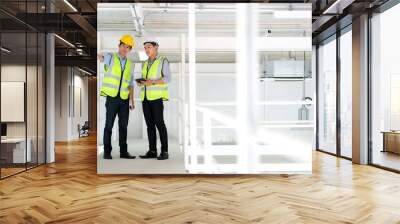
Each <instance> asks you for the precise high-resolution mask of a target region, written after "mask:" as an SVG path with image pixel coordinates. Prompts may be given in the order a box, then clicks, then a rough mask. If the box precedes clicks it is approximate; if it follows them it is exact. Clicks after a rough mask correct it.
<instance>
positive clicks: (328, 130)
mask: <svg viewBox="0 0 400 224" xmlns="http://www.w3.org/2000/svg"><path fill="white" fill-rule="evenodd" d="M335 38H336V37H335V36H333V37H331V38H330V39H329V40H327V42H326V43H323V44H321V45H320V46H319V48H318V75H319V76H318V113H319V114H318V116H319V117H318V120H319V122H318V124H317V125H318V149H319V150H322V151H326V152H329V153H336V39H335Z"/></svg>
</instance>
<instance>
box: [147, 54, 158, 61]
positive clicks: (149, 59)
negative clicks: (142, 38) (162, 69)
mask: <svg viewBox="0 0 400 224" xmlns="http://www.w3.org/2000/svg"><path fill="white" fill-rule="evenodd" d="M157 58H158V53H157V54H156V57H155V58H154V59H151V58H150V57H149V61H151V62H153V61H155V60H156V59H157Z"/></svg>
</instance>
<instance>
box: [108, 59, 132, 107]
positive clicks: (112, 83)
mask: <svg viewBox="0 0 400 224" xmlns="http://www.w3.org/2000/svg"><path fill="white" fill-rule="evenodd" d="M131 69H133V66H132V62H131V61H130V60H129V59H126V63H125V68H124V70H122V65H121V61H120V60H119V58H118V55H117V54H116V53H114V55H113V57H112V59H111V63H110V66H106V65H104V71H105V72H104V78H103V84H102V86H101V96H111V97H116V96H117V95H118V90H119V95H120V97H121V99H123V100H126V99H128V98H129V90H128V87H129V83H130V81H131V78H132V77H131V73H132V72H131Z"/></svg>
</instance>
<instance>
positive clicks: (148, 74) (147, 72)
mask: <svg viewBox="0 0 400 224" xmlns="http://www.w3.org/2000/svg"><path fill="white" fill-rule="evenodd" d="M164 59H165V57H162V56H158V57H157V58H156V59H155V60H154V62H153V64H151V66H150V68H148V64H149V60H146V61H145V62H144V63H143V66H142V78H144V79H151V80H158V79H160V78H162V74H161V72H162V66H163V63H164ZM145 94H146V98H147V99H148V100H157V99H163V100H168V98H169V92H168V84H166V83H164V84H155V85H149V86H142V87H141V90H140V98H141V99H142V101H143V100H144V96H145Z"/></svg>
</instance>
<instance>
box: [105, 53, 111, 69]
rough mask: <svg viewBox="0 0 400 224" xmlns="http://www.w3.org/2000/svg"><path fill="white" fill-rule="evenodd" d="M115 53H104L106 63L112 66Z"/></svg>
mask: <svg viewBox="0 0 400 224" xmlns="http://www.w3.org/2000/svg"><path fill="white" fill-rule="evenodd" d="M112 57H113V55H112V54H111V53H106V54H104V65H105V66H107V68H108V67H110V65H111V60H112Z"/></svg>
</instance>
